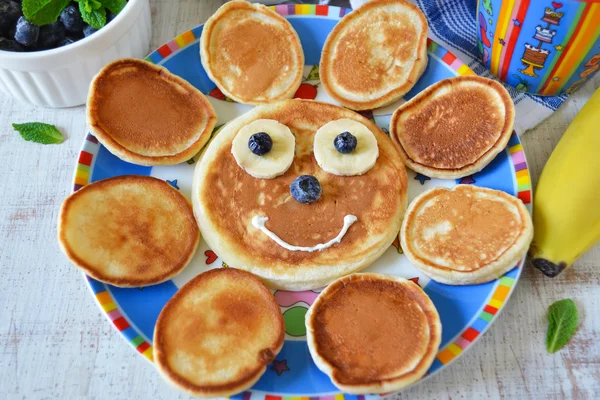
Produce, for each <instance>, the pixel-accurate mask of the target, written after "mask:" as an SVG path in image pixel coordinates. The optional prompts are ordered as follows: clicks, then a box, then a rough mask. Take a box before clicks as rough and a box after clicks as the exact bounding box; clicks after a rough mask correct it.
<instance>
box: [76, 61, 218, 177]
mask: <svg viewBox="0 0 600 400" xmlns="http://www.w3.org/2000/svg"><path fill="white" fill-rule="evenodd" d="M86 113H87V114H86V115H87V122H88V125H89V127H90V130H91V132H92V133H93V134H94V136H96V138H98V140H99V141H100V143H102V144H103V145H104V146H105V147H106V148H107V149H108V150H109V151H110V152H111V153H113V154H114V155H116V156H117V157H119V158H120V159H122V160H125V161H127V162H130V163H133V164H139V165H150V166H152V165H173V164H178V163H180V162H184V161H187V160H189V159H190V158H192V157H193V156H195V155H196V154H197V153H198V152H199V151H200V149H202V147H204V145H205V144H206V142H208V139H209V138H210V135H211V133H212V130H213V128H214V126H215V124H216V122H217V116H216V114H215V111H214V110H213V108H212V106H211V105H210V103H209V102H208V100H207V99H206V97H204V95H203V94H202V93H200V91H198V90H197V89H196V88H195V87H193V86H192V85H190V84H189V83H188V82H187V81H185V80H183V79H181V78H179V77H178V76H176V75H173V74H171V73H170V72H169V71H167V70H166V69H165V68H163V67H159V66H156V65H154V64H151V63H149V62H146V61H142V60H136V59H127V58H126V59H121V60H117V61H114V62H112V63H110V64H108V65H107V66H105V67H104V68H102V70H100V72H98V74H97V75H96V76H95V77H94V80H93V81H92V83H91V85H90V91H89V94H88V101H87V110H86Z"/></svg>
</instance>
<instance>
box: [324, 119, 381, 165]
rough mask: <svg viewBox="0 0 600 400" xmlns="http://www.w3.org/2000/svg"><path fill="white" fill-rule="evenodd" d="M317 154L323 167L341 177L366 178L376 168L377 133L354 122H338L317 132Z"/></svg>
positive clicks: (331, 123) (329, 123)
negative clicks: (363, 175) (368, 172)
mask: <svg viewBox="0 0 600 400" xmlns="http://www.w3.org/2000/svg"><path fill="white" fill-rule="evenodd" d="M313 152H314V154H315V158H316V160H317V163H318V164H319V166H320V167H321V168H322V169H323V170H324V171H326V172H329V173H331V174H334V175H340V176H354V175H362V174H364V173H365V172H367V171H368V170H370V169H371V168H373V166H374V165H375V162H376V161H377V157H379V147H378V146H377V139H376V138H375V135H373V132H371V130H370V129H369V128H367V127H366V126H365V125H363V124H361V123H360V122H358V121H354V120H352V119H347V118H344V119H338V120H336V121H331V122H328V123H327V124H325V125H323V126H322V127H321V128H319V130H318V131H317V132H316V133H315V139H314V143H313Z"/></svg>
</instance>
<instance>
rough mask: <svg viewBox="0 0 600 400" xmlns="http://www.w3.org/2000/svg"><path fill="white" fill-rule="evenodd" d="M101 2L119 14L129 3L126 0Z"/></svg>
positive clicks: (104, 0) (112, 11)
mask: <svg viewBox="0 0 600 400" xmlns="http://www.w3.org/2000/svg"><path fill="white" fill-rule="evenodd" d="M100 3H102V5H103V6H104V7H106V8H108V9H109V11H110V12H111V13H113V14H115V15H116V14H118V13H120V12H121V10H122V9H123V8H124V7H125V6H126V5H127V2H126V1H125V0H100Z"/></svg>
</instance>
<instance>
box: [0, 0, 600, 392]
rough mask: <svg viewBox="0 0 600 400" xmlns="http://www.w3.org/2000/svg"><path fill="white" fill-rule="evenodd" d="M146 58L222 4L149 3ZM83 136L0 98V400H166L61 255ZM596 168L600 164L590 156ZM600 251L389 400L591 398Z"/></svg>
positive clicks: (513, 302) (555, 121)
mask: <svg viewBox="0 0 600 400" xmlns="http://www.w3.org/2000/svg"><path fill="white" fill-rule="evenodd" d="M151 3H152V10H153V18H154V25H153V26H154V33H153V40H152V43H153V47H157V46H158V45H160V44H162V43H164V42H166V41H168V40H170V39H171V38H173V37H175V36H176V35H177V34H178V33H180V32H182V31H185V30H186V29H189V28H191V27H193V26H195V25H197V24H200V23H202V22H203V21H204V20H205V19H206V18H207V17H208V16H209V15H210V14H211V13H212V12H214V11H215V10H216V9H217V7H218V6H219V5H220V3H221V2H220V1H214V0H209V1H198V0H181V1H177V2H174V1H167V0H153V1H151ZM598 86H600V74H599V75H596V78H595V80H593V81H592V82H589V83H588V84H587V85H586V86H584V87H583V88H582V89H581V90H580V91H579V92H577V93H576V94H575V95H573V96H571V97H570V99H569V100H568V101H567V102H566V103H565V104H564V105H563V106H562V108H561V109H560V110H559V111H557V112H556V113H555V114H554V115H553V116H552V117H550V118H549V119H547V120H546V121H545V122H543V123H542V124H540V125H539V126H538V127H536V128H535V129H533V130H532V131H530V132H528V133H526V134H525V135H524V136H523V145H524V147H525V150H526V153H527V157H528V161H529V166H530V168H531V173H532V176H533V180H534V182H535V181H536V180H537V178H538V177H539V174H540V172H541V170H542V167H543V166H544V163H545V162H546V160H547V159H548V157H549V156H550V153H551V151H552V149H553V148H554V146H555V145H556V143H557V142H558V140H559V138H560V137H561V134H562V133H563V132H564V131H565V129H566V128H567V126H568V125H569V123H570V122H571V120H572V119H573V118H574V117H575V115H576V114H577V112H578V111H579V109H580V108H581V107H582V106H583V104H584V103H585V101H586V100H587V99H588V98H589V96H590V95H591V94H592V92H593V91H594V89H595V88H597V87H598ZM25 121H44V122H47V123H52V124H55V125H56V126H58V127H59V128H60V129H61V131H62V132H64V133H65V135H66V140H65V142H64V143H63V144H61V145H52V146H50V145H49V146H42V145H38V144H34V143H29V142H25V141H23V140H22V139H21V138H20V137H19V135H18V134H16V133H15V132H14V131H13V130H12V128H11V126H10V123H12V122H25ZM84 131H85V118H84V109H83V107H77V108H71V109H64V110H51V109H40V108H35V107H33V106H29V105H26V104H21V103H18V102H16V101H13V100H12V99H10V98H8V97H7V96H6V95H4V94H0V160H1V162H0V177H1V180H0V193H2V201H1V202H0V274H1V278H2V279H0V399H21V398H22V399H25V398H27V399H58V398H60V399H80V398H98V399H124V398H133V399H175V398H187V396H184V395H180V394H179V393H178V392H177V391H175V390H174V389H171V388H170V387H169V386H167V385H166V384H165V383H164V382H163V381H162V379H160V378H159V376H158V374H157V373H156V371H155V370H154V367H153V366H152V365H151V364H150V363H148V362H147V361H146V360H145V359H144V358H143V357H141V356H139V355H137V354H136V353H135V352H134V351H133V349H132V348H131V347H130V345H129V344H128V343H126V342H125V340H123V339H121V338H120V337H119V334H118V333H117V331H116V330H115V329H114V328H113V327H112V325H111V324H110V323H109V322H108V321H107V320H106V318H105V316H104V315H102V313H101V312H100V310H99V308H98V307H97V306H96V304H95V302H94V300H93V298H92V296H90V293H89V292H88V289H87V287H86V285H85V283H84V280H83V278H82V276H81V273H80V272H78V271H77V270H76V269H75V268H74V267H73V266H72V265H71V264H70V263H69V262H67V260H66V259H65V257H64V256H63V255H62V254H61V253H60V251H59V248H58V244H57V241H56V218H57V214H58V210H59V207H60V204H61V202H62V200H63V199H64V198H65V197H66V196H67V195H68V194H69V192H70V190H71V187H72V184H71V182H72V178H73V169H74V164H75V161H76V155H77V152H78V150H79V148H80V145H81V143H82V139H83V133H84ZM599 157H600V154H599ZM599 271H600V248H598V247H597V248H595V249H593V250H592V251H590V252H589V253H588V254H586V255H584V256H583V257H582V258H581V259H580V260H578V261H577V262H576V265H575V266H574V267H573V268H571V269H570V270H568V271H567V272H565V273H564V274H562V275H560V276H558V277H556V278H554V279H550V278H546V277H545V276H543V275H542V274H541V273H540V272H538V271H537V270H535V269H534V268H533V267H526V268H525V271H524V273H523V276H522V278H521V280H520V282H519V284H518V286H517V288H516V291H515V293H514V295H513V296H512V298H511V299H510V301H509V302H508V304H507V305H506V307H505V308H504V311H503V312H502V314H501V315H500V317H499V318H498V319H497V320H496V322H495V323H494V324H493V326H492V327H491V328H490V330H489V331H488V332H487V333H486V334H485V335H484V337H483V338H482V339H481V340H479V342H478V343H476V344H475V345H474V346H473V347H472V348H471V349H469V351H468V352H466V354H464V355H463V356H462V357H460V358H459V359H458V360H457V361H456V362H454V363H453V364H452V365H451V366H450V367H448V368H445V369H444V370H443V371H441V372H440V373H438V374H437V375H435V376H433V377H431V378H430V379H428V380H427V381H426V382H423V383H421V384H418V385H416V386H414V387H412V388H410V389H408V390H406V391H404V392H402V394H400V395H396V396H395V398H396V399H409V398H411V399H415V398H431V399H450V398H452V399H458V398H468V399H471V398H473V399H480V398H481V399H496V398H510V399H520V398H530V399H571V398H572V399H576V398H580V399H585V398H589V399H591V398H597V397H596V396H597V394H596V395H595V393H598V392H600V345H599V343H598V342H599V341H600V312H598V310H599V309H600V274H599V273H598V272H599ZM566 297H571V298H573V299H574V300H575V301H576V303H577V304H578V306H579V309H580V313H581V322H580V326H579V329H578V331H577V333H576V335H575V337H574V338H573V340H572V341H571V343H569V345H568V346H567V347H566V348H564V349H563V350H562V351H560V352H559V353H557V354H553V355H551V354H548V353H547V352H546V350H545V345H544V341H545V334H546V327H547V322H546V310H547V308H548V306H549V305H550V304H551V303H552V302H554V301H556V300H559V299H563V298H566Z"/></svg>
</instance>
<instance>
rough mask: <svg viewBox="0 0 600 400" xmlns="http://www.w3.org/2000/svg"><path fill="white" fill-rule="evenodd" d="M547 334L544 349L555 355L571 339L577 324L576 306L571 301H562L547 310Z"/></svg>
mask: <svg viewBox="0 0 600 400" xmlns="http://www.w3.org/2000/svg"><path fill="white" fill-rule="evenodd" d="M548 322H549V325H548V333H547V335H546V348H547V349H548V352H549V353H556V352H557V351H558V350H560V349H562V348H563V347H564V346H565V345H566V344H567V342H568V341H569V340H570V339H571V337H572V336H573V334H574V333H575V329H577V324H578V323H579V314H578V312H577V306H576V305H575V302H574V301H573V300H571V299H563V300H559V301H557V302H555V303H553V304H552V305H551V306H550V307H549V308H548Z"/></svg>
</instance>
